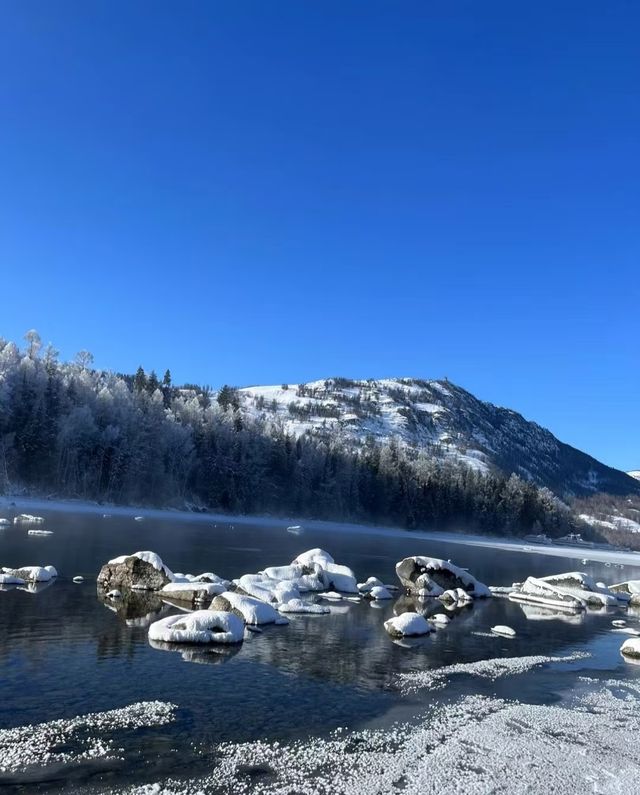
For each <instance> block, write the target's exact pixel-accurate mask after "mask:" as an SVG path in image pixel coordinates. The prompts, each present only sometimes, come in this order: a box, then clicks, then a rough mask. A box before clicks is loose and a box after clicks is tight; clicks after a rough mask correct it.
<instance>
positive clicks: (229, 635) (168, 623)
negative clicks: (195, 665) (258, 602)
mask: <svg viewBox="0 0 640 795" xmlns="http://www.w3.org/2000/svg"><path fill="white" fill-rule="evenodd" d="M243 638H244V622H243V621H242V619H240V618H238V616H237V615H234V614H233V613H229V612H226V611H224V612H223V611H219V610H196V611H195V612H194V613H186V614H181V615H177V616H168V617H167V618H161V619H160V621H155V622H154V623H153V624H151V626H150V627H149V639H150V640H153V641H164V642H165V643H240V642H241V641H242V639H243Z"/></svg>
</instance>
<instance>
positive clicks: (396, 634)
mask: <svg viewBox="0 0 640 795" xmlns="http://www.w3.org/2000/svg"><path fill="white" fill-rule="evenodd" d="M384 628H385V629H386V630H387V632H388V633H389V635H391V637H392V638H404V637H412V636H416V635H428V634H429V633H430V632H431V626H430V624H429V622H428V621H427V619H426V618H425V617H424V616H421V615H418V613H402V615H400V616H394V617H393V618H390V619H389V620H388V621H385V622H384Z"/></svg>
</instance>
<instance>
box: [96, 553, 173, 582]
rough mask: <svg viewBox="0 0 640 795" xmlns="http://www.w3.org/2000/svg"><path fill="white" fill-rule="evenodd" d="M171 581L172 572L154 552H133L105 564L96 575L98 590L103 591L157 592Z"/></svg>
mask: <svg viewBox="0 0 640 795" xmlns="http://www.w3.org/2000/svg"><path fill="white" fill-rule="evenodd" d="M173 580H174V576H173V572H171V570H170V569H168V568H167V567H166V566H165V565H164V563H163V562H162V559H161V558H160V556H159V555H156V554H155V553H154V552H135V553H134V554H133V555H121V556H120V557H119V558H114V559H113V560H110V561H109V562H108V563H105V565H104V566H103V567H102V568H101V569H100V573H99V574H98V588H100V589H102V590H105V591H107V590H110V589H112V588H138V589H144V590H147V591H159V590H160V589H161V588H164V586H165V585H167V583H170V582H173Z"/></svg>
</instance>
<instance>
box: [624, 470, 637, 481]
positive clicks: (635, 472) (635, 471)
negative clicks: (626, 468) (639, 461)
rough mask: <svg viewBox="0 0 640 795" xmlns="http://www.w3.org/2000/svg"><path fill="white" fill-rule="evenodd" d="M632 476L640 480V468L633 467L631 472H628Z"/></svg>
mask: <svg viewBox="0 0 640 795" xmlns="http://www.w3.org/2000/svg"><path fill="white" fill-rule="evenodd" d="M627 475H629V477H630V478H635V479H636V480H640V469H632V470H631V472H627Z"/></svg>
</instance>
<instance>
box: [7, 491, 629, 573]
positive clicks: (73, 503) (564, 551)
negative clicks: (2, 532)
mask: <svg viewBox="0 0 640 795" xmlns="http://www.w3.org/2000/svg"><path fill="white" fill-rule="evenodd" d="M10 503H15V505H14V506H11V507H10ZM7 510H10V511H13V512H16V513H21V512H23V511H28V512H33V511H45V512H46V511H56V512H59V511H76V512H78V513H94V514H110V515H117V516H130V517H132V518H133V517H134V516H143V517H148V518H153V519H163V520H171V519H174V518H178V519H180V520H181V521H189V522H200V523H205V522H208V523H211V522H213V523H216V524H217V523H225V524H249V525H251V524H261V525H267V526H269V527H277V526H281V527H282V528H283V529H285V528H286V527H287V526H290V525H302V526H303V527H306V528H309V529H310V530H311V529H312V530H320V531H323V532H327V533H351V534H354V535H362V536H384V537H388V538H393V537H398V536H402V537H404V538H415V539H420V540H425V541H442V542H446V543H450V544H461V545H463V546H470V547H474V546H475V547H488V548H491V549H499V550H503V551H505V552H522V553H524V554H527V553H535V554H538V555H550V556H552V557H560V558H571V559H575V560H582V559H588V560H591V561H595V562H600V563H623V564H625V563H626V564H629V565H634V566H640V552H623V551H616V550H602V549H589V548H588V547H585V548H581V547H571V546H556V545H545V544H536V543H533V544H532V543H527V542H526V541H524V540H521V539H502V538H499V537H497V536H484V535H480V534H477V533H470V534H467V533H462V532H459V533H456V532H453V531H439V530H407V529H405V528H400V527H390V526H384V525H363V524H355V523H351V522H336V521H328V520H320V519H303V518H301V517H274V516H258V515H256V516H253V515H251V516H247V515H231V514H222V513H198V512H195V511H187V510H180V509H177V508H143V507H138V506H122V505H110V504H107V503H105V504H102V505H100V504H98V503H96V502H91V501H89V500H74V499H64V498H56V499H55V500H54V499H51V500H50V499H47V498H42V497H23V496H19V495H2V496H0V513H5V512H6V511H7ZM621 579H624V578H623V577H621Z"/></svg>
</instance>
